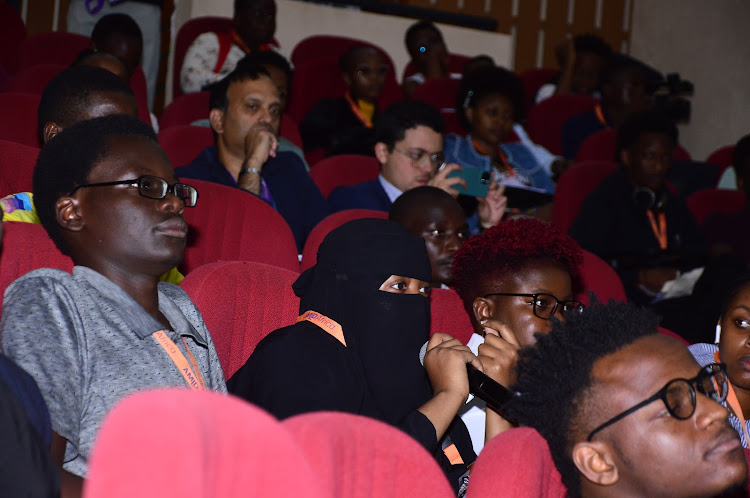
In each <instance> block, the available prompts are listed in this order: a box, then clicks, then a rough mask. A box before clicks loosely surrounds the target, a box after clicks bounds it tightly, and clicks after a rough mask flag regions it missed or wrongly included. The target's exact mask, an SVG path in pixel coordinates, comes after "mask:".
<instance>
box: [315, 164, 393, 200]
mask: <svg viewBox="0 0 750 498" xmlns="http://www.w3.org/2000/svg"><path fill="white" fill-rule="evenodd" d="M379 173H380V163H378V160H377V159H375V158H374V157H370V156H360V155H357V154H342V155H340V156H331V157H327V158H325V159H321V160H320V161H318V162H317V163H315V167H314V168H310V176H311V177H312V180H313V182H315V185H317V186H318V188H319V189H320V193H321V194H323V197H325V198H328V195H329V194H330V193H331V191H333V189H335V188H336V187H340V186H342V185H354V184H355V183H360V182H364V181H367V180H374V179H375V178H377V176H378V174H379Z"/></svg>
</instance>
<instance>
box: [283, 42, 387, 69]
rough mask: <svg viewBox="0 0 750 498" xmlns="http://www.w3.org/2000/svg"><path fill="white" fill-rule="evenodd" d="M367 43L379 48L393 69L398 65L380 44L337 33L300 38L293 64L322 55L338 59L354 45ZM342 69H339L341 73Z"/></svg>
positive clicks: (293, 51) (292, 57)
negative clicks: (336, 34) (337, 34)
mask: <svg viewBox="0 0 750 498" xmlns="http://www.w3.org/2000/svg"><path fill="white" fill-rule="evenodd" d="M362 45H366V46H368V47H372V48H374V49H375V50H377V51H378V52H379V53H380V55H381V56H382V57H383V60H385V63H386V64H387V65H388V67H390V68H391V71H393V69H394V68H395V67H396V66H394V64H393V60H392V59H391V56H390V55H388V52H386V51H385V50H383V49H382V48H380V47H379V46H377V45H375V44H374V43H371V42H369V41H365V40H357V39H356V38H348V37H346V36H335V35H313V36H308V37H307V38H305V39H303V40H300V41H299V43H297V45H295V46H294V49H293V50H292V54H291V57H290V59H291V61H292V64H294V65H295V66H298V65H300V64H303V63H305V62H306V61H309V60H312V59H317V58H318V57H321V55H325V56H331V57H335V58H336V60H338V58H339V57H341V56H342V55H344V54H345V53H346V52H348V51H349V50H351V49H352V48H354V47H359V46H362ZM340 72H341V71H339V73H340Z"/></svg>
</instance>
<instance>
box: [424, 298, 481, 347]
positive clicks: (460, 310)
mask: <svg viewBox="0 0 750 498" xmlns="http://www.w3.org/2000/svg"><path fill="white" fill-rule="evenodd" d="M437 332H443V333H445V334H450V335H451V336H453V337H455V338H456V339H458V340H459V341H461V342H463V343H464V344H466V343H468V342H469V339H471V334H473V333H474V327H473V326H472V325H471V318H469V314H468V313H467V312H466V308H464V303H463V301H461V298H460V297H459V296H458V294H456V292H455V291H453V290H450V289H433V290H432V296H431V297H430V335H432V334H435V333H437Z"/></svg>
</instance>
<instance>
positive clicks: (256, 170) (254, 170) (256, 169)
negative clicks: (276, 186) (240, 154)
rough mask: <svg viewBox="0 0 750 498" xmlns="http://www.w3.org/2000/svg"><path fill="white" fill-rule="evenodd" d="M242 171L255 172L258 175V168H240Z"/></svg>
mask: <svg viewBox="0 0 750 498" xmlns="http://www.w3.org/2000/svg"><path fill="white" fill-rule="evenodd" d="M242 172H243V173H255V174H256V175H260V170H259V169H258V168H245V169H243V170H242Z"/></svg>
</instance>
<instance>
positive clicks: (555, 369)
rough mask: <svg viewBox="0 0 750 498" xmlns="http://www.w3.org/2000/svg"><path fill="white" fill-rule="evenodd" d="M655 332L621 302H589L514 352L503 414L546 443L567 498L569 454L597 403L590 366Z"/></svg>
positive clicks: (649, 318)
mask: <svg viewBox="0 0 750 498" xmlns="http://www.w3.org/2000/svg"><path fill="white" fill-rule="evenodd" d="M656 333H658V331H657V318H656V316H655V315H653V314H651V312H649V311H647V310H645V309H642V308H638V307H636V306H634V305H632V304H627V303H622V302H615V301H610V302H609V304H603V303H599V302H596V301H594V302H593V303H592V304H590V305H589V306H587V307H586V310H585V311H584V312H583V313H582V314H580V315H570V316H568V317H567V319H566V321H565V323H562V322H560V321H555V322H554V325H553V328H552V332H550V333H549V334H547V335H540V336H539V337H538V339H537V343H536V345H535V346H533V347H527V348H524V349H522V350H521V351H520V353H519V354H520V357H519V361H518V365H517V371H518V380H517V381H516V383H515V385H514V386H513V389H514V390H515V391H516V392H517V393H518V396H517V397H516V398H515V399H514V401H513V402H512V403H511V404H510V405H508V406H507V407H506V408H505V413H506V415H507V416H508V417H511V418H512V419H513V420H516V421H518V422H519V423H520V424H521V425H524V426H529V427H532V428H534V429H536V430H537V431H538V432H539V433H540V434H541V435H542V436H543V437H544V439H546V440H547V444H549V449H550V452H551V454H552V458H553V460H554V461H555V465H556V466H557V470H559V471H560V475H561V476H562V481H563V484H565V486H566V487H567V488H568V496H580V495H581V489H580V488H581V480H580V476H579V473H578V469H577V468H576V466H575V464H574V463H573V459H572V455H571V452H570V450H571V448H572V446H573V445H574V443H576V442H577V441H576V438H578V437H584V438H585V437H586V436H585V434H587V433H588V432H589V431H590V430H591V429H592V425H593V423H594V421H595V420H597V419H596V417H592V416H591V415H592V414H594V413H595V411H596V410H598V405H597V403H592V401H591V399H590V394H591V392H590V389H591V388H592V387H593V385H594V379H592V376H591V372H592V369H593V367H594V363H595V362H596V361H598V360H599V359H600V358H603V357H605V356H607V355H610V354H612V353H615V352H616V351H618V350H620V349H622V348H624V347H625V346H627V345H629V344H632V343H633V342H635V341H636V340H637V339H640V338H641V337H645V336H648V335H652V334H656ZM601 401H602V402H606V400H601Z"/></svg>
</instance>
